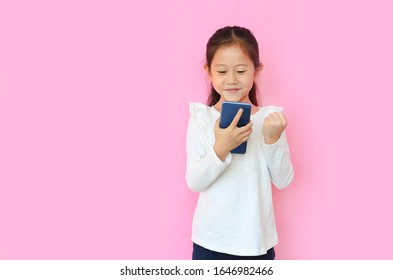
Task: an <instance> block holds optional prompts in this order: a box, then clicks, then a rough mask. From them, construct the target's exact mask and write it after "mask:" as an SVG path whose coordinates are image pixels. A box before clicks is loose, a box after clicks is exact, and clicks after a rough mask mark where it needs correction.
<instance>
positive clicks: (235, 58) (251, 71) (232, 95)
mask: <svg viewBox="0 0 393 280" xmlns="http://www.w3.org/2000/svg"><path fill="white" fill-rule="evenodd" d="M205 69H206V71H207V73H208V75H209V78H210V80H211V82H212V85H213V87H214V89H215V90H216V91H217V92H218V93H219V94H220V96H221V98H220V101H219V104H221V103H222V102H223V101H234V102H248V103H250V99H249V96H248V93H249V92H250V90H251V88H252V86H253V83H254V79H255V77H256V74H257V72H256V69H255V67H254V64H253V62H252V60H251V59H250V57H249V56H248V55H247V54H246V53H245V52H244V51H243V50H242V49H241V48H240V47H237V46H229V47H222V48H219V49H218V50H217V51H216V53H215V54H214V57H213V60H212V63H211V67H210V69H209V68H208V67H207V65H206V66H205Z"/></svg>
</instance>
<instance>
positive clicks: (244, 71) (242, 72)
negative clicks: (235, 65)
mask: <svg viewBox="0 0 393 280" xmlns="http://www.w3.org/2000/svg"><path fill="white" fill-rule="evenodd" d="M237 73H238V74H244V73H246V70H241V71H240V70H239V71H237Z"/></svg>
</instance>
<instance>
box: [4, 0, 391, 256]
mask: <svg viewBox="0 0 393 280" xmlns="http://www.w3.org/2000/svg"><path fill="white" fill-rule="evenodd" d="M390 3H391V1H388V0H386V1H375V0H373V1H371V0H368V1H354V0H353V1H348V0H347V1H343V0H331V1H312V0H299V1H289V0H286V1H284V0H281V1H256V0H255V1H240V2H239V1H232V0H225V1H224V0H220V1H207V0H206V1H200V0H198V1H192V2H190V1H180V0H179V1H49V0H48V1H42V0H37V1H1V2H0V258H1V259H189V258H190V256H191V241H190V235H191V221H192V216H193V212H194V207H195V203H196V199H197V194H196V193H193V192H192V191H190V190H189V189H188V187H187V185H186V182H185V176H184V174H185V160H186V155H185V134H186V128H187V122H188V116H189V114H188V102H190V101H193V102H195V101H197V102H204V101H205V100H206V97H207V88H208V83H207V79H206V77H205V74H204V72H203V63H204V51H205V44H206V42H207V40H208V38H209V37H210V36H211V34H212V33H213V32H214V31H215V30H216V29H218V28H219V27H222V26H225V25H241V26H246V27H248V28H250V29H251V30H252V31H253V32H254V34H255V36H256V37H257V39H258V41H259V43H260V50H261V55H262V61H263V63H264V65H265V68H264V70H263V71H262V73H261V77H260V89H261V97H262V102H263V104H269V105H270V104H274V105H280V106H283V107H285V112H286V114H287V117H288V119H289V127H288V129H287V134H288V138H289V144H290V146H291V155H292V160H293V164H294V167H295V181H294V183H293V184H292V186H291V187H289V188H288V189H286V190H284V191H275V192H274V200H275V211H276V218H277V225H278V233H279V239H280V244H279V245H278V246H277V248H276V250H277V258H278V259H393V242H392V236H393V224H392V222H391V215H392V213H393V203H392V202H391V200H392V197H393V188H392V187H393V183H392V171H391V166H392V164H391V161H392V157H393V149H392V144H391V143H392V142H393V136H392V133H391V122H392V120H393V113H392V109H391V105H392V101H393V100H392V99H393V83H392V74H393V71H392V69H393V68H392V67H393V54H392V53H393V52H392V50H393V39H392V26H393V19H392V17H391V11H392V9H393V5H392V4H390Z"/></svg>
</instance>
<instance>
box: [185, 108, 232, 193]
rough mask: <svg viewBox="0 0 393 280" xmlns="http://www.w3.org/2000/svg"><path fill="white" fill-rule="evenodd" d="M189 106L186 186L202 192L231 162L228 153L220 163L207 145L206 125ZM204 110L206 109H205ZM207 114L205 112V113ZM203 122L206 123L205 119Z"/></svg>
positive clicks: (211, 147)
mask: <svg viewBox="0 0 393 280" xmlns="http://www.w3.org/2000/svg"><path fill="white" fill-rule="evenodd" d="M194 109H195V108H194V106H192V104H190V119H189V122H188V129H187V140H186V153H187V169H186V180H187V184H188V186H189V187H190V189H192V190H193V191H195V192H202V191H204V190H206V189H207V188H209V187H210V185H211V184H212V183H213V182H214V181H215V180H216V179H217V178H218V177H219V176H220V175H221V173H222V172H223V171H224V170H225V169H226V168H227V167H228V165H229V164H230V162H231V159H232V158H231V154H230V153H229V154H228V156H227V158H226V159H225V160H224V161H221V160H220V159H219V158H218V157H217V154H216V152H215V151H214V149H213V144H211V143H209V141H208V138H207V136H206V134H205V133H206V132H205V131H204V127H206V125H205V126H204V125H202V123H201V121H203V120H201V119H198V117H197V114H196V113H195V111H194ZM205 110H206V109H205ZM206 114H207V112H206ZM205 121H208V120H207V119H206V120H205Z"/></svg>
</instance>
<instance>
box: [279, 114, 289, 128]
mask: <svg viewBox="0 0 393 280" xmlns="http://www.w3.org/2000/svg"><path fill="white" fill-rule="evenodd" d="M279 117H280V120H281V123H282V124H284V125H287V123H288V120H287V117H286V116H285V115H284V113H283V112H280V113H279Z"/></svg>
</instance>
